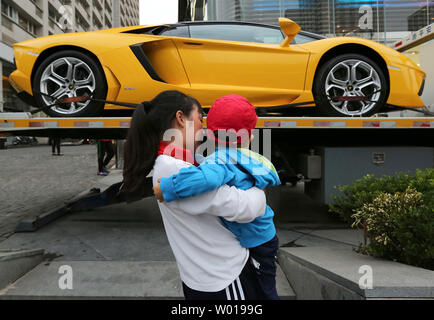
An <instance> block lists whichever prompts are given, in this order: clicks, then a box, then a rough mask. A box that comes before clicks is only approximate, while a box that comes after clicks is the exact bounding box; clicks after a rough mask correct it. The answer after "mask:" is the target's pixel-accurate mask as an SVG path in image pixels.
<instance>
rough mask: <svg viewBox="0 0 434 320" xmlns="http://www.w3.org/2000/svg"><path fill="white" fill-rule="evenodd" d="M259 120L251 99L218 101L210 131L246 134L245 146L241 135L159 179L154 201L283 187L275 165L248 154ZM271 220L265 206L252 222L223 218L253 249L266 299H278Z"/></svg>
mask: <svg viewBox="0 0 434 320" xmlns="http://www.w3.org/2000/svg"><path fill="white" fill-rule="evenodd" d="M257 119H258V117H257V115H256V112H255V108H254V107H253V106H252V105H251V104H250V102H249V101H248V100H247V99H245V98H243V97H241V96H238V95H229V96H225V97H222V98H219V99H217V100H216V101H215V102H214V104H213V105H212V107H211V109H210V110H209V112H208V116H207V127H208V129H210V130H212V131H214V132H215V131H216V130H229V129H231V130H235V131H236V132H243V131H244V132H245V133H246V134H248V136H247V139H245V140H247V141H244V142H243V143H242V139H241V138H242V134H239V135H237V143H236V144H230V143H229V144H227V145H226V146H223V147H217V148H216V152H215V153H213V154H212V155H210V156H208V157H207V158H205V160H204V162H203V163H202V164H201V165H199V166H197V167H196V166H190V167H187V168H183V169H181V170H180V171H179V173H178V174H176V175H173V176H170V177H168V178H161V180H160V183H159V184H157V185H155V186H154V188H153V189H154V194H155V196H156V197H157V198H158V199H159V200H160V201H167V202H170V201H174V200H179V199H182V198H187V197H192V196H196V195H199V194H202V193H205V192H208V191H211V190H214V189H217V188H219V187H221V186H222V185H225V184H227V185H229V186H235V187H236V188H239V189H243V190H247V189H249V188H251V187H253V186H256V187H258V188H260V189H264V188H266V187H268V186H276V185H280V183H281V182H280V180H279V176H278V174H277V172H276V170H275V168H274V166H273V164H272V163H271V162H270V161H269V160H268V159H266V158H265V157H263V156H261V155H260V154H257V153H254V152H252V151H250V150H249V149H246V147H248V145H249V143H250V140H251V138H252V136H251V131H252V130H253V129H254V128H255V126H256V121H257ZM241 129H244V130H241ZM240 130H241V131H240ZM244 138H246V137H244ZM249 138H250V139H249ZM216 140H217V139H216ZM218 141H219V140H218ZM220 142H221V141H220ZM237 147H241V148H237ZM273 216H274V213H273V210H272V209H271V208H270V207H269V206H268V205H267V207H266V210H265V213H264V215H263V216H261V217H259V218H256V219H255V220H253V221H251V222H249V223H237V222H230V221H226V220H225V219H223V218H221V220H222V222H223V224H224V226H225V227H226V228H228V229H229V230H230V231H231V232H232V233H234V235H235V236H236V237H237V238H238V240H239V241H240V243H241V245H242V246H243V247H245V248H248V249H249V251H250V257H251V258H252V260H251V261H252V263H253V265H254V267H255V268H256V272H257V274H258V275H259V277H258V278H259V282H260V285H261V287H262V289H263V292H264V294H265V296H264V297H263V298H264V299H271V300H278V299H279V296H278V295H277V291H276V258H277V250H278V247H279V246H278V239H277V236H276V229H275V227H274V223H273Z"/></svg>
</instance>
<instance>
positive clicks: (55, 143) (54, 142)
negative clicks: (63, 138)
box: [51, 136, 63, 156]
mask: <svg viewBox="0 0 434 320" xmlns="http://www.w3.org/2000/svg"><path fill="white" fill-rule="evenodd" d="M56 150H57V154H56V153H55V151H56ZM51 154H52V155H53V156H56V155H57V156H63V154H62V153H60V137H57V136H55V137H51Z"/></svg>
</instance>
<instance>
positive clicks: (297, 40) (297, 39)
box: [294, 34, 318, 44]
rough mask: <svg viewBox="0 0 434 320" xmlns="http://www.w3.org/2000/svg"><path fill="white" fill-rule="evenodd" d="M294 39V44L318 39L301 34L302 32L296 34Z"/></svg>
mask: <svg viewBox="0 0 434 320" xmlns="http://www.w3.org/2000/svg"><path fill="white" fill-rule="evenodd" d="M294 40H295V43H296V44H301V43H306V42H312V41H315V40H318V39H315V38H311V37H309V36H306V35H303V34H297V35H296V36H295V39H294Z"/></svg>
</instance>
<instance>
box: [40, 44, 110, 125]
mask: <svg viewBox="0 0 434 320" xmlns="http://www.w3.org/2000/svg"><path fill="white" fill-rule="evenodd" d="M61 58H64V59H61ZM59 59H60V60H59ZM65 59H66V61H65ZM79 61H81V62H83V63H81V62H79ZM67 62H69V63H70V64H71V65H73V66H77V64H79V66H77V69H75V68H74V69H73V70H76V72H75V73H78V74H79V75H81V76H82V77H85V76H86V73H88V74H89V79H91V81H90V83H91V85H89V86H88V87H89V88H80V89H75V90H76V91H74V93H73V89H74V87H73V86H74V84H72V87H70V86H68V85H66V87H65V90H69V91H68V93H65V94H64V95H60V96H59V97H58V98H60V97H63V96H65V97H66V96H67V94H71V95H72V96H76V95H90V94H92V96H93V98H98V99H106V96H107V81H106V79H105V75H104V72H103V70H102V67H101V65H100V64H99V62H98V61H95V59H94V58H93V57H90V56H89V55H87V54H85V53H82V52H80V51H75V50H62V51H59V52H56V53H53V54H51V55H50V56H48V57H47V58H46V59H45V60H44V61H42V63H41V64H40V65H39V66H38V68H37V70H36V72H35V76H34V79H33V83H32V89H33V92H34V97H35V101H36V103H37V105H38V106H39V107H46V106H47V105H49V104H51V103H50V102H52V101H54V100H53V99H51V98H50V97H48V96H44V95H42V94H40V93H39V92H44V91H47V92H46V93H48V94H50V95H51V94H53V93H55V92H56V90H59V89H60V88H61V87H62V86H61V85H60V84H57V83H55V81H51V80H45V81H44V84H43V83H41V78H42V76H43V75H44V72H46V73H45V75H44V77H45V78H46V76H47V74H48V73H49V72H50V71H49V69H48V68H50V70H51V65H53V66H54V65H57V64H60V66H58V67H56V68H57V69H58V70H59V71H58V70H56V68H55V69H54V70H55V72H56V74H59V73H62V72H61V71H65V72H67V68H68V64H67ZM62 63H64V65H65V66H63V65H62ZM74 63H77V64H74ZM91 72H92V75H93V77H92V76H90V73H91ZM67 75H68V74H67V73H66V74H65V77H64V78H65V79H67ZM45 78H44V79H45ZM74 79H75V75H73V79H72V80H71V81H74ZM56 80H59V79H56ZM81 81H86V79H81ZM59 82H62V83H63V80H59ZM77 87H78V86H77ZM62 88H63V87H62ZM71 88H72V90H71ZM91 89H93V90H91ZM50 90H51V91H54V92H49V91H50ZM75 106H76V107H77V110H76V111H74V110H73V109H69V108H71V107H72V104H65V105H63V106H55V107H54V108H45V109H43V111H44V112H45V113H46V114H48V115H49V116H52V117H88V116H97V115H100V114H101V113H102V110H103V109H104V103H103V102H95V101H87V103H84V104H79V103H77V104H74V107H75ZM68 109H69V110H70V111H69V112H68Z"/></svg>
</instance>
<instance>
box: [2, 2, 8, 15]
mask: <svg viewBox="0 0 434 320" xmlns="http://www.w3.org/2000/svg"><path fill="white" fill-rule="evenodd" d="M2 13H3V14H5V15H8V5H7V4H6V3H4V2H2Z"/></svg>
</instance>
